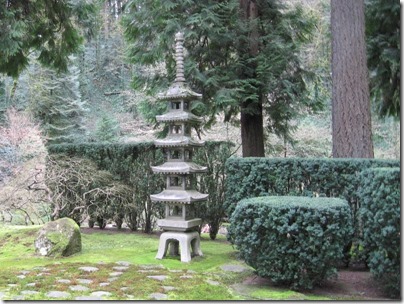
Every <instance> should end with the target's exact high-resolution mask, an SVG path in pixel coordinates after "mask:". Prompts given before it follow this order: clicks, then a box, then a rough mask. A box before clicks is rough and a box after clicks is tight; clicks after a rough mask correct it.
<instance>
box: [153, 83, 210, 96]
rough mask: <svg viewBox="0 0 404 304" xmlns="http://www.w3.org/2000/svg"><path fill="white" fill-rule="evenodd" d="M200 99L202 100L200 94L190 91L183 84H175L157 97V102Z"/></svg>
mask: <svg viewBox="0 0 404 304" xmlns="http://www.w3.org/2000/svg"><path fill="white" fill-rule="evenodd" d="M200 98H202V94H199V93H196V92H194V91H192V90H191V89H190V88H189V87H188V86H187V85H186V84H185V83H183V82H175V83H174V84H172V85H171V86H170V87H169V88H168V90H167V91H166V92H164V93H160V94H158V95H157V99H158V100H178V99H179V100H195V99H200Z"/></svg>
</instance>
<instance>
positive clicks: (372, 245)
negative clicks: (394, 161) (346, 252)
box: [360, 168, 401, 297]
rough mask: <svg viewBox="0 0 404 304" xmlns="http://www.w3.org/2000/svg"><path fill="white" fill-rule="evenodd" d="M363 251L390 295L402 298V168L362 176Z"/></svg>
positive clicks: (366, 172)
mask: <svg viewBox="0 0 404 304" xmlns="http://www.w3.org/2000/svg"><path fill="white" fill-rule="evenodd" d="M361 177H362V187H361V191H360V195H361V197H362V198H363V203H362V205H361V213H360V214H361V220H362V223H363V247H364V248H365V250H366V251H367V252H368V254H369V258H368V266H369V267H370V271H371V272H372V274H373V275H374V276H375V277H376V278H377V279H378V280H379V281H381V283H382V284H383V286H384V288H385V289H386V291H387V293H388V294H389V295H390V296H393V297H399V296H400V290H401V279H400V277H401V276H400V274H401V272H400V269H401V267H400V262H401V254H400V248H401V246H400V243H401V242H400V240H401V236H400V232H401V223H400V222H401V218H400V213H401V206H400V168H377V169H369V170H365V171H363V172H362V174H361Z"/></svg>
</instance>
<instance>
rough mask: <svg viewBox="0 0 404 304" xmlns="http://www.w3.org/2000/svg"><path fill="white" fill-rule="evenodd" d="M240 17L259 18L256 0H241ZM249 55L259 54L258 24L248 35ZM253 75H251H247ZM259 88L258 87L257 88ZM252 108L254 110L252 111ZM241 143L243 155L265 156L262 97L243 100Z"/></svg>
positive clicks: (245, 19)
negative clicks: (250, 101)
mask: <svg viewBox="0 0 404 304" xmlns="http://www.w3.org/2000/svg"><path fill="white" fill-rule="evenodd" d="M239 3H240V18H241V19H242V20H244V21H246V22H249V21H254V20H255V19H257V18H258V16H259V12H258V7H257V3H256V1H254V0H240V2H239ZM248 38H249V39H248V42H249V56H250V57H254V56H257V54H258V52H259V45H258V38H259V32H258V28H257V26H253V27H252V29H251V32H250V33H249V37H248ZM247 77H251V76H247ZM257 90H258V89H257ZM254 93H256V92H254ZM251 108H252V111H251ZM240 115H241V117H240V124H241V145H242V152H243V157H253V156H254V157H264V156H265V149H264V123H263V122H264V121H263V114H262V98H261V96H259V97H258V101H257V102H256V103H253V104H252V103H249V102H243V103H242V104H241V114H240Z"/></svg>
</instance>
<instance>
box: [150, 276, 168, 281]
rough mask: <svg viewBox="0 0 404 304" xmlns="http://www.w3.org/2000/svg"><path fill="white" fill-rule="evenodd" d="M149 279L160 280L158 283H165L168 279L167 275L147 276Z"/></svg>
mask: <svg viewBox="0 0 404 304" xmlns="http://www.w3.org/2000/svg"><path fill="white" fill-rule="evenodd" d="M147 277H148V278H149V279H153V280H158V281H164V280H165V279H167V278H168V276H166V275H153V276H147Z"/></svg>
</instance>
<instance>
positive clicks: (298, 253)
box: [229, 196, 352, 289]
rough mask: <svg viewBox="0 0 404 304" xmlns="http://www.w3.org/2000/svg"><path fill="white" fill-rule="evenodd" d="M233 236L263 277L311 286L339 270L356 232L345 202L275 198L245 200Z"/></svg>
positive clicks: (292, 285)
mask: <svg viewBox="0 0 404 304" xmlns="http://www.w3.org/2000/svg"><path fill="white" fill-rule="evenodd" d="M230 224H231V225H230V228H229V234H230V236H231V238H232V240H233V241H234V244H235V245H236V247H237V249H238V250H239V251H240V256H241V258H242V259H243V260H245V262H246V263H247V264H248V265H250V266H252V267H253V268H254V269H255V270H256V272H257V274H258V275H259V276H261V277H267V278H270V279H271V280H272V281H273V282H274V283H278V284H282V285H286V286H288V287H289V288H292V289H307V288H308V289H310V288H313V286H314V285H316V284H318V283H320V282H321V281H323V280H324V279H326V278H328V277H330V276H332V275H334V274H336V267H335V265H336V262H337V261H338V260H340V259H341V258H342V255H343V246H344V244H345V242H346V239H347V238H349V237H350V235H351V233H352V228H351V212H350V209H349V206H348V204H347V202H346V201H345V200H342V199H337V198H307V197H293V196H277V197H275V196H269V197H258V198H250V199H245V200H242V201H241V202H240V203H239V204H238V205H237V207H236V209H235V211H234V212H233V214H232V216H231V218H230Z"/></svg>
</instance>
